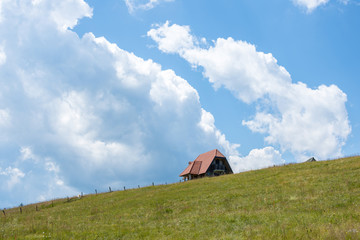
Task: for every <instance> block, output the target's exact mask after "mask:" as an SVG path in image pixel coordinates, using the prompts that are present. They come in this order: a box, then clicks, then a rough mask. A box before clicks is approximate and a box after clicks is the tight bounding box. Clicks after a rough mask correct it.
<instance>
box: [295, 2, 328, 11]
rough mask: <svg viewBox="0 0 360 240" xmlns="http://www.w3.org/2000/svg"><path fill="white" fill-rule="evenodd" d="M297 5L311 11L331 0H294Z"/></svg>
mask: <svg viewBox="0 0 360 240" xmlns="http://www.w3.org/2000/svg"><path fill="white" fill-rule="evenodd" d="M293 2H294V3H295V4H296V5H299V6H301V7H305V8H306V10H307V12H308V13H311V12H312V11H313V10H314V9H316V8H317V7H319V6H321V5H325V4H326V3H328V2H329V0H293Z"/></svg>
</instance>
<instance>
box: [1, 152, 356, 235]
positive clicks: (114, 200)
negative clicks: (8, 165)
mask: <svg viewBox="0 0 360 240" xmlns="http://www.w3.org/2000/svg"><path fill="white" fill-rule="evenodd" d="M37 206H38V210H39V211H36V205H28V206H24V207H23V208H22V213H20V210H19V208H14V209H9V210H6V216H4V215H3V214H2V213H1V212H0V214H2V215H1V217H0V223H1V226H0V239H15V238H17V239H360V157H351V158H345V159H339V160H332V161H322V162H311V163H302V164H291V165H286V166H282V167H272V168H267V169H262V170H258V171H250V172H245V173H240V174H234V175H227V176H222V177H216V178H205V179H200V180H194V181H189V182H185V183H176V184H171V185H162V186H151V187H146V188H140V189H133V190H126V191H119V192H112V193H103V194H97V195H87V196H84V197H83V198H82V199H78V198H72V199H70V200H69V201H68V200H67V199H66V198H65V199H58V200H54V201H53V202H51V201H50V202H44V203H39V204H37Z"/></svg>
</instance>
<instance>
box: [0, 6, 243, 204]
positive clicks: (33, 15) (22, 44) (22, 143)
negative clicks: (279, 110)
mask: <svg viewBox="0 0 360 240" xmlns="http://www.w3.org/2000/svg"><path fill="white" fill-rule="evenodd" d="M84 4H85V5H84ZM1 8H2V12H1V17H2V22H1V23H0V36H2V39H1V41H2V42H1V46H2V47H3V48H2V52H4V53H6V63H4V64H3V65H1V66H0V68H1V71H0V84H1V86H2V87H1V89H0V128H1V130H2V134H1V138H0V153H1V154H0V155H1V156H2V157H1V159H0V167H1V169H2V170H1V183H2V184H1V185H0V188H1V190H2V193H3V194H4V195H6V196H7V197H6V198H2V199H0V205H1V206H9V205H10V206H11V205H14V202H15V201H22V202H24V203H25V202H31V201H37V200H43V199H48V198H51V197H56V196H66V195H70V194H75V193H79V192H80V191H82V192H92V191H94V189H95V188H96V189H98V190H99V191H101V190H105V189H106V188H107V187H108V186H111V187H112V188H113V189H116V188H122V186H124V185H126V186H131V185H132V186H137V184H140V185H144V184H149V183H151V182H153V181H154V182H164V181H168V182H169V181H177V176H178V174H179V171H181V169H183V168H184V167H186V164H187V162H188V161H189V160H192V159H193V157H194V156H197V155H198V154H199V153H201V152H205V151H208V150H209V149H213V148H220V149H221V150H222V151H225V152H229V153H230V152H235V150H236V147H237V146H238V145H236V144H232V143H230V142H229V141H227V140H226V137H225V135H224V134H222V133H221V132H220V131H219V130H218V129H217V128H216V126H215V122H214V121H215V120H214V119H213V116H212V115H211V114H210V113H208V112H206V111H205V110H203V109H202V108H201V104H200V101H199V96H198V93H197V91H196V90H195V89H194V88H193V87H192V86H190V84H189V83H188V82H187V81H186V80H185V79H183V78H181V77H179V76H177V75H176V74H175V72H174V71H172V70H171V69H169V70H163V69H162V67H161V66H160V65H159V64H157V63H155V62H153V61H152V60H144V59H142V58H140V57H137V56H135V55H134V54H133V53H129V52H127V51H125V50H122V49H121V48H119V47H118V46H117V45H116V44H113V43H110V42H109V41H107V40H106V38H104V37H96V36H94V35H93V34H92V33H87V34H85V35H84V36H82V37H79V36H78V35H77V34H76V33H74V32H73V31H71V28H72V27H74V25H75V24H76V23H77V22H78V20H79V18H81V17H85V16H91V9H90V8H89V7H88V6H87V5H86V3H84V1H82V0H71V1H70V0H68V1H57V0H37V1H26V0H17V1H5V2H2V5H1ZM65 9H72V10H71V11H70V12H66V11H65ZM64 11H65V12H64ZM235 153H236V152H235ZM15 186H16V188H15ZM16 204H19V203H18V202H16Z"/></svg>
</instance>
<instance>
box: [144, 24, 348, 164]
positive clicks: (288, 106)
mask: <svg viewBox="0 0 360 240" xmlns="http://www.w3.org/2000/svg"><path fill="white" fill-rule="evenodd" d="M177 32H178V33H179V32H181V33H182V35H183V36H186V37H185V38H186V39H188V40H189V41H191V40H192V39H196V37H191V34H190V28H189V27H188V26H179V25H176V24H173V25H170V26H169V24H168V22H166V23H165V24H164V25H159V26H157V27H156V28H153V29H151V30H150V31H149V32H148V36H150V37H151V38H152V39H153V40H154V41H155V42H156V43H158V46H159V49H160V50H161V51H164V52H168V53H178V54H179V55H180V56H181V57H183V58H184V59H186V60H187V61H188V62H189V63H190V64H191V65H192V66H194V67H202V69H203V75H204V76H205V77H206V78H208V79H209V81H210V82H211V83H212V84H213V86H214V88H215V89H217V88H219V87H224V88H226V89H228V90H229V91H231V92H232V93H233V95H234V96H235V97H237V98H238V99H240V100H241V101H243V102H245V103H248V104H250V103H255V104H256V106H257V108H256V110H257V112H256V114H255V116H254V117H253V118H252V119H250V120H244V121H243V125H245V126H247V127H249V129H250V130H252V131H253V132H259V133H262V134H264V135H266V136H265V141H266V142H267V143H269V144H274V145H279V146H280V147H281V150H282V151H286V150H288V151H290V152H292V153H293V154H294V155H295V156H297V158H298V159H299V160H301V159H302V157H303V156H307V155H315V156H317V157H320V158H328V157H336V156H340V155H341V148H342V146H343V145H344V144H345V141H346V138H347V136H348V135H349V133H350V132H351V127H350V124H349V121H348V116H347V110H346V107H345V103H346V101H347V97H346V94H345V93H344V92H342V91H341V90H340V89H339V88H338V87H337V86H335V85H331V86H325V85H321V86H319V87H318V88H316V89H311V88H309V87H307V86H306V84H304V83H301V82H297V83H293V82H292V79H291V76H290V74H289V73H288V72H287V71H286V69H285V68H284V67H283V66H281V65H279V64H278V63H277V60H276V59H275V58H274V57H273V56H272V54H271V53H264V52H260V51H257V49H256V47H255V46H254V45H253V44H251V43H247V42H244V41H236V40H234V39H232V38H227V39H223V38H218V39H217V40H216V41H214V46H210V47H200V46H199V45H198V44H197V42H196V41H194V40H193V44H191V43H187V44H186V45H184V46H182V47H181V48H178V46H176V47H172V46H171V45H169V44H165V43H167V42H168V40H169V39H171V40H172V41H175V42H176V41H177V40H176V39H174V38H176V37H177V36H178V35H179V34H178V33H177ZM184 32H185V33H186V34H184ZM164 46H166V47H164ZM187 46H188V47H187Z"/></svg>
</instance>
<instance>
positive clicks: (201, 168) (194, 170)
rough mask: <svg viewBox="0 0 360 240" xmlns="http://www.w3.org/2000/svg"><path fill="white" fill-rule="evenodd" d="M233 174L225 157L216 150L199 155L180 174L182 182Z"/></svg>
mask: <svg viewBox="0 0 360 240" xmlns="http://www.w3.org/2000/svg"><path fill="white" fill-rule="evenodd" d="M231 173H233V171H232V169H231V167H230V164H229V162H228V161H227V159H226V157H225V156H224V155H223V154H222V153H221V152H220V151H219V150H217V149H214V150H211V151H209V152H206V153H203V154H200V155H199V156H198V157H197V158H196V159H195V160H194V161H192V162H189V165H188V166H187V168H185V170H184V171H183V172H182V173H181V174H180V177H183V179H184V180H191V179H196V178H201V177H205V176H207V177H213V176H220V175H224V174H231Z"/></svg>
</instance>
